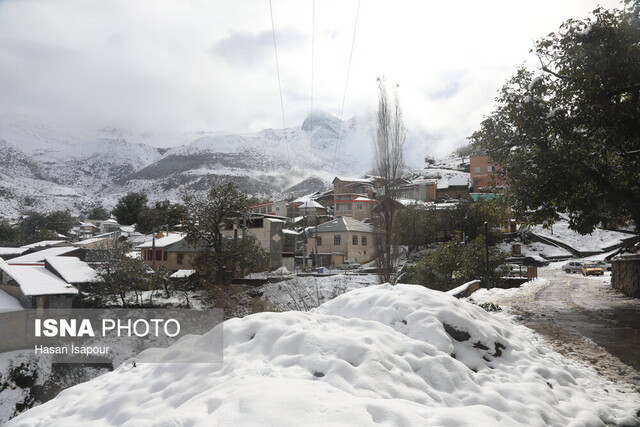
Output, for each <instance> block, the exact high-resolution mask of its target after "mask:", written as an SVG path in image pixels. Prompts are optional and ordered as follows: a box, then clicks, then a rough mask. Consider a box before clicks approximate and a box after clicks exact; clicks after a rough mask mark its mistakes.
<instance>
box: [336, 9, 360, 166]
mask: <svg viewBox="0 0 640 427" xmlns="http://www.w3.org/2000/svg"><path fill="white" fill-rule="evenodd" d="M359 15H360V0H358V9H357V10H356V21H355V24H354V25H353V38H352V40H351V52H350V53H349V65H348V66H347V78H346V81H345V83H344V93H343V95H342V107H341V108H340V123H339V124H340V127H339V128H338V135H336V143H335V146H334V149H333V162H332V163H331V173H333V170H334V167H335V164H336V156H337V155H338V138H340V134H341V133H342V115H343V113H344V102H345V100H346V99H347V87H348V86H349V74H350V73H351V60H352V59H353V47H354V45H355V44H356V33H357V31H358V16H359Z"/></svg>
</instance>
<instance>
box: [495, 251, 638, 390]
mask: <svg viewBox="0 0 640 427" xmlns="http://www.w3.org/2000/svg"><path fill="white" fill-rule="evenodd" d="M561 264H562V263H556V264H551V266H549V267H544V268H540V269H539V270H538V274H539V277H541V278H545V279H548V280H549V283H548V284H547V285H545V286H542V287H539V288H536V290H535V291H533V292H521V293H518V294H517V295H516V296H512V297H506V298H503V299H500V300H497V301H496V303H497V304H499V305H500V306H503V307H505V306H506V307H509V310H510V311H511V312H512V313H513V314H515V315H517V318H518V320H519V321H520V322H521V323H523V324H524V325H526V326H527V327H529V328H531V329H533V330H535V331H536V332H538V333H539V334H541V335H542V336H543V337H544V338H545V339H546V340H547V341H549V342H550V344H551V345H552V346H553V347H554V349H555V350H556V351H558V352H559V353H561V354H563V355H566V356H569V357H575V358H578V359H580V360H582V361H584V362H586V363H589V364H591V365H593V367H594V368H595V369H596V371H598V372H599V373H600V374H601V375H603V376H605V377H607V378H609V379H610V380H612V381H614V382H615V383H629V384H631V385H632V386H633V387H635V390H636V391H640V300H639V299H633V298H627V297H625V296H623V295H622V294H620V293H619V292H617V291H615V290H614V289H613V288H612V287H611V284H610V282H611V279H610V273H606V275H605V277H583V276H582V275H581V274H567V273H565V272H563V271H561V270H560V268H559V266H560V265H561Z"/></svg>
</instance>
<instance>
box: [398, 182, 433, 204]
mask: <svg viewBox="0 0 640 427" xmlns="http://www.w3.org/2000/svg"><path fill="white" fill-rule="evenodd" d="M437 185H438V180H436V179H421V180H417V181H413V182H406V183H403V184H401V185H400V186H399V187H398V198H400V199H407V200H417V201H420V202H433V201H434V200H435V199H436V195H437V191H436V190H437Z"/></svg>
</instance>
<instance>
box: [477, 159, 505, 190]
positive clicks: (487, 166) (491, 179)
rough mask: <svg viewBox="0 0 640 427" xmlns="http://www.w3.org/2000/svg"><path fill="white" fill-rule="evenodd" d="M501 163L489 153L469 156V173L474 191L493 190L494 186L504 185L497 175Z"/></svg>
mask: <svg viewBox="0 0 640 427" xmlns="http://www.w3.org/2000/svg"><path fill="white" fill-rule="evenodd" d="M499 170H500V165H498V164H497V163H495V162H494V161H493V160H492V159H491V156H489V155H487V154H483V155H479V156H471V157H469V173H470V175H471V186H472V192H473V193H486V192H492V188H494V187H500V186H502V185H503V183H502V181H501V180H500V179H499V177H498V176H497V172H498V171H499Z"/></svg>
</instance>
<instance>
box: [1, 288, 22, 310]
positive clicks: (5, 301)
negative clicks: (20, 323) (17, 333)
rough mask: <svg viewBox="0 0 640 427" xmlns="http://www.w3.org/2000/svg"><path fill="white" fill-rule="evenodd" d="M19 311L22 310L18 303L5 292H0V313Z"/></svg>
mask: <svg viewBox="0 0 640 427" xmlns="http://www.w3.org/2000/svg"><path fill="white" fill-rule="evenodd" d="M20 310H23V307H22V305H21V304H20V302H19V301H18V300H17V299H15V298H14V297H12V296H11V295H9V294H8V293H6V292H5V291H2V290H0V313H7V312H9V311H20Z"/></svg>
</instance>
